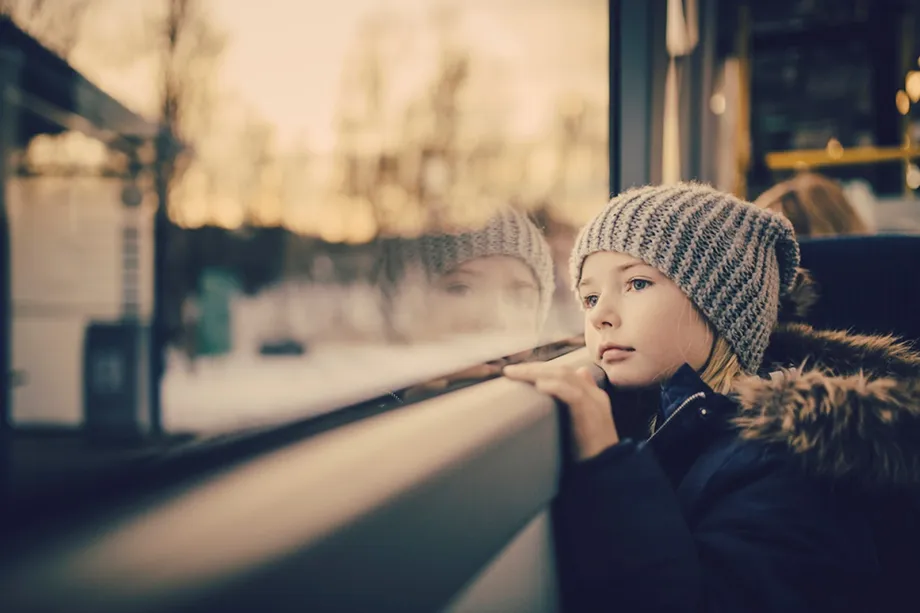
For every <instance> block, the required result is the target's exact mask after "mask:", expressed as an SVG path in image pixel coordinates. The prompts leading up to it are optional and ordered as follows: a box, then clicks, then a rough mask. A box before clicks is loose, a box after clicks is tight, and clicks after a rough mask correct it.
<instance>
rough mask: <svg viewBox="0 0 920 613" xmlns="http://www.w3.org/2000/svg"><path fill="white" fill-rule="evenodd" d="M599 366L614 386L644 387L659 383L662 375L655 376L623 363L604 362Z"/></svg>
mask: <svg viewBox="0 0 920 613" xmlns="http://www.w3.org/2000/svg"><path fill="white" fill-rule="evenodd" d="M600 367H601V368H602V369H604V372H605V373H606V374H607V380H608V381H609V382H610V384H611V385H612V386H614V387H619V388H623V389H644V388H648V387H653V386H655V385H658V384H660V383H661V381H662V380H663V379H664V377H655V376H653V375H652V374H650V373H644V372H641V370H640V369H636V368H629V367H627V366H626V365H625V364H604V363H601V364H600Z"/></svg>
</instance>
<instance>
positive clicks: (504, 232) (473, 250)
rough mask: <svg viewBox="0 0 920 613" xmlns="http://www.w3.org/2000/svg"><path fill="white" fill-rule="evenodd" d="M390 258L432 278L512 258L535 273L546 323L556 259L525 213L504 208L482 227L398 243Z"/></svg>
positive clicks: (397, 264) (392, 246)
mask: <svg viewBox="0 0 920 613" xmlns="http://www.w3.org/2000/svg"><path fill="white" fill-rule="evenodd" d="M387 252H388V257H390V258H392V259H393V260H394V261H393V262H391V264H396V266H397V267H398V268H399V269H400V270H404V269H405V267H406V265H407V264H410V263H412V262H416V263H420V264H421V265H422V267H423V268H424V270H425V272H426V273H427V274H428V275H429V276H430V277H438V276H440V275H443V274H445V273H448V272H450V271H451V270H453V269H454V268H456V267H457V266H459V265H461V264H463V263H464V262H468V261H469V260H472V259H475V258H481V257H489V256H501V255H504V256H509V257H514V258H517V259H519V260H521V261H522V262H524V263H525V264H526V265H527V266H528V267H529V268H530V269H531V271H533V274H534V277H535V278H536V280H537V287H538V288H539V291H540V313H541V316H542V317H543V318H544V319H545V317H546V315H547V314H548V313H549V309H550V306H551V305H552V300H553V292H554V291H555V280H554V274H553V270H554V268H553V256H552V252H551V251H550V247H549V244H548V243H547V242H546V239H545V238H544V237H543V233H542V232H541V231H540V229H539V228H538V227H537V226H536V225H535V224H534V223H533V222H532V221H531V220H530V219H529V218H528V217H527V216H526V215H525V214H523V213H521V212H518V211H516V210H514V209H511V208H504V209H502V210H501V211H500V212H499V213H497V214H496V215H494V216H493V217H492V218H490V219H489V221H488V222H487V223H486V224H485V225H484V226H482V227H479V228H472V229H465V230H461V231H459V232H446V231H444V232H441V233H438V234H425V235H423V236H420V237H418V238H414V239H395V241H394V242H393V243H392V244H391V245H390V246H389V248H388V249H387Z"/></svg>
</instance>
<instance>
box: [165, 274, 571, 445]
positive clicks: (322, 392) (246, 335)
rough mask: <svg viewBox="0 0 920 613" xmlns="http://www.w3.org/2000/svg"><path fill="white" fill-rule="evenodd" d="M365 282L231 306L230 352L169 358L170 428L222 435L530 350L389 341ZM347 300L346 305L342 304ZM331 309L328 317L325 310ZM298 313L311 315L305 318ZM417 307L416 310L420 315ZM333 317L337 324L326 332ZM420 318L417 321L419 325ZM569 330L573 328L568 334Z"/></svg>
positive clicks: (494, 342)
mask: <svg viewBox="0 0 920 613" xmlns="http://www.w3.org/2000/svg"><path fill="white" fill-rule="evenodd" d="M371 302H372V301H371V300H370V293H368V292H367V290H366V288H364V289H362V288H351V289H348V288H342V287H326V288H323V289H321V290H317V289H316V288H315V287H314V288H312V289H309V288H303V287H296V286H290V285H287V286H284V287H282V288H278V289H277V290H276V291H266V292H262V293H260V294H259V295H257V296H255V297H238V298H237V299H235V300H234V301H233V303H232V312H231V321H232V324H231V325H232V331H233V332H232V335H233V351H232V352H231V353H230V354H228V355H226V356H221V357H210V358H198V359H196V360H195V363H194V368H192V367H191V365H190V363H189V360H188V359H187V358H186V357H185V355H183V354H182V353H181V352H179V351H172V352H171V353H170V355H169V361H168V364H167V371H166V375H165V377H164V379H163V386H162V395H161V402H162V408H163V425H164V427H165V428H166V429H167V431H172V432H186V431H193V432H220V431H230V430H234V429H238V428H242V427H247V426H257V425H264V424H269V423H277V422H283V421H286V420H291V419H298V418H304V417H309V416H313V415H318V414H321V413H325V412H328V411H331V410H334V409H336V408H340V407H342V406H347V405H349V404H354V403H357V402H361V401H363V400H367V399H370V398H374V397H377V396H381V395H385V394H387V393H390V392H391V391H394V390H399V389H401V388H405V387H408V386H411V385H414V384H417V383H421V382H424V381H427V380H430V379H434V378H437V377H441V376H444V375H447V374H450V373H453V372H456V371H458V370H462V369H464V368H467V367H469V366H474V365H477V364H481V363H483V362H487V361H489V360H493V359H496V358H500V357H503V356H506V355H510V354H513V353H517V352H520V351H524V350H527V349H531V348H533V347H534V346H535V345H536V344H538V343H537V340H536V339H535V337H534V336H532V335H525V336H500V335H496V334H488V335H476V336H473V335H469V336H461V337H453V338H444V339H436V340H431V341H427V342H416V343H413V344H411V345H393V344H387V343H384V342H383V341H382V340H376V341H374V340H371V341H370V342H368V341H366V340H365V341H363V342H362V341H359V340H352V341H350V342H349V341H342V340H341V338H342V337H343V336H344V337H346V338H347V337H348V336H349V334H351V335H354V336H355V337H363V338H370V339H374V337H375V334H374V333H373V331H372V328H373V327H374V326H375V325H377V323H379V322H376V321H375V317H376V315H375V313H377V311H376V309H374V308H372V305H371ZM349 305H350V307H349ZM333 313H335V316H334V315H333ZM305 314H309V317H307V316H306V315H305ZM425 315H430V314H425V313H416V314H415V317H416V318H419V317H425ZM333 321H334V322H335V327H337V328H338V329H336V330H329V329H328V328H329V327H330V326H331V325H332V324H331V323H330V322H333ZM418 323H423V322H418ZM549 330H550V332H549V333H548V334H544V335H543V340H544V341H545V342H550V341H552V340H557V339H561V338H564V337H567V336H572V334H573V329H572V327H571V322H569V324H568V325H567V326H566V325H563V324H562V323H561V322H560V321H559V319H558V318H553V319H551V321H550V324H549ZM574 332H575V333H577V330H575V331H574ZM282 334H290V335H293V336H294V337H295V338H311V339H317V341H318V342H309V343H308V351H307V353H306V354H305V355H303V356H277V357H266V356H262V355H259V352H258V346H259V344H260V343H261V342H262V341H263V340H265V339H266V338H273V337H274V338H277V337H278V336H279V335H282Z"/></svg>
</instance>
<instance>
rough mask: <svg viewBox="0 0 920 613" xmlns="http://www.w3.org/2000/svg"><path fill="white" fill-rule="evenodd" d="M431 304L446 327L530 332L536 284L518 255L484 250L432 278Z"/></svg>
mask: <svg viewBox="0 0 920 613" xmlns="http://www.w3.org/2000/svg"><path fill="white" fill-rule="evenodd" d="M432 289H433V290H434V291H433V292H432V295H431V302H430V303H429V304H430V307H431V308H432V309H435V312H436V313H437V315H438V316H439V319H440V318H442V317H443V319H444V321H446V322H447V323H448V325H449V327H450V332H452V333H456V332H461V333H462V332H485V331H493V330H494V331H499V332H507V333H512V334H513V333H534V332H535V331H537V329H538V327H539V323H540V287H539V285H538V284H537V279H536V276H535V275H534V273H533V271H532V270H531V269H530V267H529V266H527V265H526V264H525V263H524V262H522V261H521V260H519V259H517V258H514V257H508V256H488V257H481V258H475V259H472V260H467V261H466V262H463V263H462V264H460V265H459V266H457V267H456V268H454V269H452V270H450V271H449V272H447V273H445V274H443V275H441V276H440V277H439V278H437V279H435V280H434V281H433V287H432Z"/></svg>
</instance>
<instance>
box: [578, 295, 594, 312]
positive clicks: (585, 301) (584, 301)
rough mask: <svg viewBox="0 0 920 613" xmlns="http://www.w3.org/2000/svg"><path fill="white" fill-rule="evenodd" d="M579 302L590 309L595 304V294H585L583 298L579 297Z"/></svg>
mask: <svg viewBox="0 0 920 613" xmlns="http://www.w3.org/2000/svg"><path fill="white" fill-rule="evenodd" d="M581 303H582V304H583V305H584V307H585V308H586V309H592V308H594V307H595V306H597V296H595V295H593V294H592V295H590V296H585V297H584V298H582V299H581Z"/></svg>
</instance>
